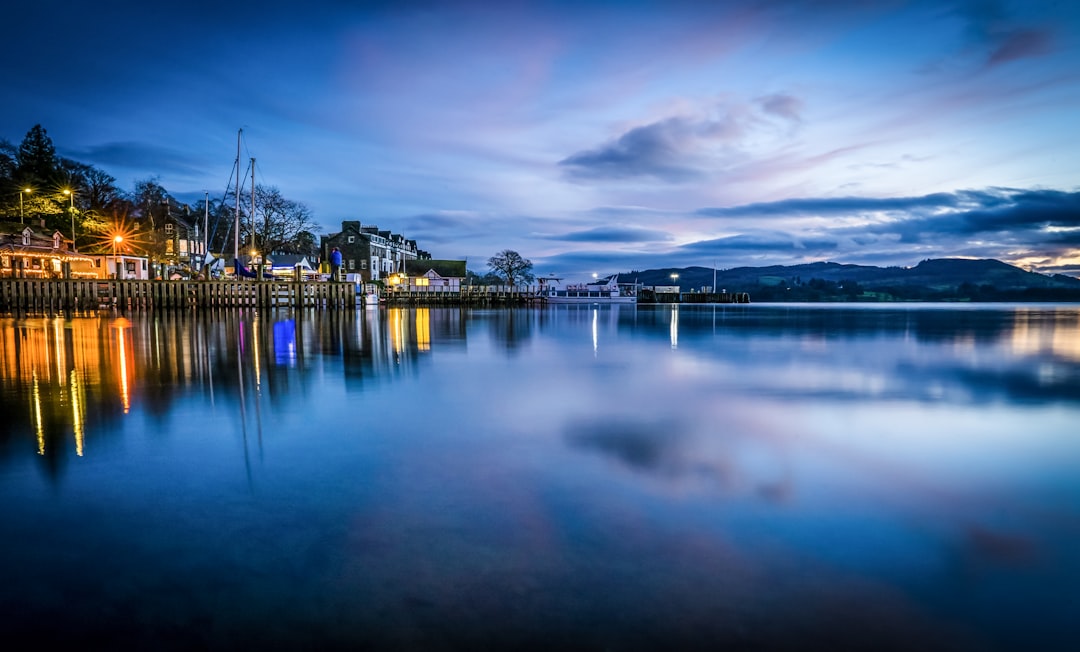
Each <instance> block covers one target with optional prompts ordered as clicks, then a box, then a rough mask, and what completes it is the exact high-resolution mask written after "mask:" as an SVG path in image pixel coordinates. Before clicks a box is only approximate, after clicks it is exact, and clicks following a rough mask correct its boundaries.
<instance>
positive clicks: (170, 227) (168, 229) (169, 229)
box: [165, 222, 173, 233]
mask: <svg viewBox="0 0 1080 652" xmlns="http://www.w3.org/2000/svg"><path fill="white" fill-rule="evenodd" d="M172 232H173V224H172V222H166V223H165V233H172Z"/></svg>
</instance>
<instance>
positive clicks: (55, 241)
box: [52, 233, 60, 249]
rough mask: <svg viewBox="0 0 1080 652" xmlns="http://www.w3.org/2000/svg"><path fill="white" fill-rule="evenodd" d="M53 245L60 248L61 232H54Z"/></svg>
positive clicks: (54, 247)
mask: <svg viewBox="0 0 1080 652" xmlns="http://www.w3.org/2000/svg"><path fill="white" fill-rule="evenodd" d="M52 246H53V249H59V248H60V234H59V233H54V234H53V237H52Z"/></svg>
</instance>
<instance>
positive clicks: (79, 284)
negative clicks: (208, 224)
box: [0, 278, 358, 312]
mask: <svg viewBox="0 0 1080 652" xmlns="http://www.w3.org/2000/svg"><path fill="white" fill-rule="evenodd" d="M357 300H358V298H357V294H356V285H355V284H354V283H338V282H329V281H324V282H295V281H290V282H282V281H250V280H249V281H237V280H231V281H164V280H155V281H132V280H115V279H108V280H102V279H30V278H19V279H0V311H4V312H11V311H29V312H38V311H40V312H51V311H64V310H71V311H86V310H99V309H105V308H117V309H121V310H141V309H150V308H191V307H205V308H230V307H245V308H285V307H297V308H311V307H315V308H325V309H344V308H348V309H355V307H356V305H357Z"/></svg>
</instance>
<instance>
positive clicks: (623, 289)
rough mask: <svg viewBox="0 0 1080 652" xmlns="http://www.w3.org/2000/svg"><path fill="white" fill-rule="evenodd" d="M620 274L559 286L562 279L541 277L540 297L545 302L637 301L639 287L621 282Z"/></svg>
mask: <svg viewBox="0 0 1080 652" xmlns="http://www.w3.org/2000/svg"><path fill="white" fill-rule="evenodd" d="M618 279H619V275H618V274H613V275H611V276H609V277H607V278H605V279H601V280H596V281H593V282H592V283H578V284H573V285H567V286H565V287H563V286H559V281H561V280H562V279H559V278H556V277H554V276H549V277H544V278H541V279H540V288H541V289H540V299H541V300H542V301H544V302H545V303H600V304H605V303H619V304H625V303H630V304H634V303H637V287H636V285H634V284H633V283H619V282H618Z"/></svg>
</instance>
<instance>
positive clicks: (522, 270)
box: [487, 249, 534, 285]
mask: <svg viewBox="0 0 1080 652" xmlns="http://www.w3.org/2000/svg"><path fill="white" fill-rule="evenodd" d="M487 264H488V267H490V268H491V269H492V270H494V271H495V273H496V274H499V275H500V276H502V277H503V278H504V279H506V283H507V285H517V284H518V283H519V282H521V283H529V282H531V281H532V280H533V278H534V277H533V274H532V267H533V264H532V261H530V260H526V259H525V258H522V257H521V254H519V253H518V252H516V251H512V250H510V249H503V250H502V251H500V252H499V253H497V254H495V255H494V256H492V257H491V258H488V263H487Z"/></svg>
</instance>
